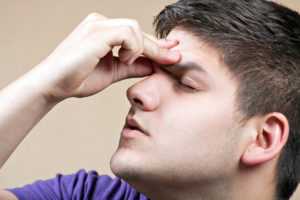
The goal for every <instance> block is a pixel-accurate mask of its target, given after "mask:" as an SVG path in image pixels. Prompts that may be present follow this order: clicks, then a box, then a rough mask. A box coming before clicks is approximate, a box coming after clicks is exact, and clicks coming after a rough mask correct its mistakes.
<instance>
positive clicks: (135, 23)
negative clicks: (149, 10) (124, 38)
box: [129, 19, 140, 29]
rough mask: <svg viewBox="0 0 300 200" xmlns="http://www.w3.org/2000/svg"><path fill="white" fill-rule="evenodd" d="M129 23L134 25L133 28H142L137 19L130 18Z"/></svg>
mask: <svg viewBox="0 0 300 200" xmlns="http://www.w3.org/2000/svg"><path fill="white" fill-rule="evenodd" d="M129 24H130V25H131V26H132V27H133V28H137V29H139V28H140V24H139V22H138V21H137V20H135V19H130V20H129Z"/></svg>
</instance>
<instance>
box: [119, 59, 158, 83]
mask: <svg viewBox="0 0 300 200" xmlns="http://www.w3.org/2000/svg"><path fill="white" fill-rule="evenodd" d="M114 59H115V61H114V63H115V64H116V65H115V67H116V69H115V71H116V72H117V73H116V74H115V75H114V77H113V82H117V81H120V80H124V79H128V78H138V77H144V76H148V75H150V74H152V73H153V65H152V62H151V60H149V59H147V58H138V59H137V60H136V61H135V62H134V64H132V65H128V64H125V63H122V62H119V61H118V58H116V57H115V58H114Z"/></svg>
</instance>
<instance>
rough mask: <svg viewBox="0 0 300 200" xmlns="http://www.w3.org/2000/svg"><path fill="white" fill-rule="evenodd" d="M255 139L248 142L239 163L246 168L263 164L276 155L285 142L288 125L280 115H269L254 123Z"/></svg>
mask: <svg viewBox="0 0 300 200" xmlns="http://www.w3.org/2000/svg"><path fill="white" fill-rule="evenodd" d="M256 125H258V126H257V128H256V137H254V138H253V139H252V141H250V143H249V144H248V146H247V148H246V151H245V152H244V153H243V155H242V157H241V162H242V163H243V164H244V165H246V166H253V165H258V164H262V163H265V162H267V161H269V160H271V159H273V158H275V157H276V156H277V155H279V153H280V151H281V150H282V148H283V147H284V145H285V144H286V142H287V139H288V135H289V123H288V120H287V118H286V117H285V116H284V115H283V114H281V113H277V112H274V113H269V114H268V115H266V116H264V117H263V118H260V119H259V120H258V123H256Z"/></svg>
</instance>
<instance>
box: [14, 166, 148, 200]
mask: <svg viewBox="0 0 300 200" xmlns="http://www.w3.org/2000/svg"><path fill="white" fill-rule="evenodd" d="M10 191H11V192H13V193H14V194H15V195H16V196H17V197H18V198H19V200H27V199H35V197H39V198H36V199H46V197H49V196H51V197H52V199H70V200H71V199H73V198H75V197H76V199H77V198H78V199H82V200H87V199H89V200H90V199H97V200H98V199H99V200H108V199H109V200H133V199H134V200H147V198H146V197H145V196H144V195H143V194H141V193H139V192H138V191H136V190H135V189H134V188H133V187H131V186H130V185H129V184H128V183H127V182H126V181H124V180H123V179H121V178H119V177H112V176H109V175H99V174H98V173H97V172H96V171H86V170H83V169H82V170H79V171H78V172H76V173H74V174H69V175H63V174H57V175H56V177H55V178H52V179H48V180H40V181H36V182H34V183H33V184H30V185H26V186H24V187H21V188H14V189H11V190H10ZM30 195H31V196H30ZM41 196H42V197H45V198H40V197H41Z"/></svg>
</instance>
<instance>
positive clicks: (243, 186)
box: [0, 14, 289, 200]
mask: <svg viewBox="0 0 300 200" xmlns="http://www.w3.org/2000/svg"><path fill="white" fill-rule="evenodd" d="M124 27H125V28H124ZM115 32H117V33H120V32H123V34H113V33H115ZM124 35H125V36H126V37H124ZM120 36H122V37H120ZM98 38H104V39H103V40H102V41H101V40H98ZM176 41H179V44H178V43H177V42H176ZM97 42H99V43H97ZM119 45H121V51H120V55H119V57H118V58H114V57H113V56H112V54H111V50H112V48H113V47H116V46H119ZM141 56H142V57H141ZM66 58H68V59H66ZM221 58H222V56H221V55H220V54H219V52H218V51H217V50H215V49H214V48H212V47H210V46H209V45H207V44H205V43H204V42H201V41H200V40H199V39H198V38H196V37H195V36H193V35H192V34H190V33H189V32H187V31H184V30H181V29H174V30H173V31H172V32H171V33H170V34H169V36H168V40H167V41H157V40H156V39H154V38H150V37H149V36H147V35H146V34H144V33H143V32H142V31H141V30H140V29H139V26H138V24H137V23H136V22H135V21H133V20H128V19H115V20H110V19H107V18H105V17H103V16H101V15H98V14H92V15H89V16H88V17H87V18H86V19H85V20H84V21H83V22H82V23H81V24H80V25H79V26H78V27H77V28H76V29H75V30H74V32H72V33H71V34H70V35H69V36H68V37H67V38H66V40H65V41H63V42H62V44H60V45H59V46H58V48H57V49H55V50H54V52H53V53H52V54H51V55H50V56H48V57H47V58H46V59H45V60H44V61H43V62H42V63H41V64H40V65H38V66H36V67H35V68H33V70H32V71H30V72H28V73H27V74H25V75H24V76H22V77H21V78H20V79H19V80H17V81H15V82H14V83H12V84H11V85H9V86H8V87H6V88H5V89H4V90H3V91H1V93H0V107H1V108H5V109H3V110H1V112H0V143H1V145H0V147H1V149H0V152H1V154H0V156H1V157H0V161H1V163H0V164H3V163H4V162H5V160H6V159H7V158H8V157H9V155H10V154H11V153H12V152H13V151H14V149H15V148H16V147H17V145H18V144H19V143H20V142H21V140H22V139H23V138H24V137H25V136H26V135H27V134H28V132H29V131H30V130H31V128H32V127H33V126H34V125H35V124H36V123H37V122H38V121H39V120H40V119H41V118H42V117H43V116H44V115H45V114H46V113H47V112H48V111H49V110H51V109H52V108H53V107H55V105H57V104H58V103H59V102H61V101H63V100H65V99H67V98H70V97H86V96H90V95H93V94H96V93H98V92H100V91H102V90H103V89H104V88H106V87H108V86H109V85H110V84H112V83H113V82H116V81H119V80H123V79H125V78H130V77H143V76H146V77H145V79H143V80H141V81H140V82H138V83H136V84H135V85H133V86H132V87H130V88H129V89H128V91H127V96H128V99H129V101H130V103H131V105H132V107H131V109H130V111H129V114H128V115H129V117H132V118H134V119H135V120H136V121H137V122H138V123H139V124H140V126H141V127H142V128H143V129H145V130H146V131H147V132H148V133H149V135H144V134H139V135H135V136H134V137H132V138H125V137H123V136H121V137H120V141H119V146H118V148H117V150H116V152H115V153H114V155H113V157H112V159H111V163H110V164H111V169H112V171H113V172H114V173H115V174H116V175H118V176H120V177H121V178H123V179H125V180H126V181H127V182H128V183H130V184H131V185H132V186H133V187H135V188H136V189H137V190H139V191H141V192H143V193H145V194H146V196H148V197H149V198H151V199H155V200H165V199H169V200H177V199H181V200H182V199H188V200H193V199H197V200H199V199H201V200H202V199H203V200H217V199H218V200H219V199H223V200H239V199H241V198H243V199H247V198H248V199H249V200H250V199H251V200H252V199H257V200H271V199H273V194H274V187H275V182H274V177H275V165H276V163H277V160H278V155H279V153H280V151H281V149H282V147H283V146H284V144H285V142H286V139H287V137H288V132H289V129H288V128H289V126H288V121H287V119H286V118H285V117H284V116H283V115H282V114H280V113H269V114H268V115H266V116H257V117H254V118H252V119H251V120H249V121H248V122H247V123H245V124H243V125H240V124H239V123H238V119H239V117H240V113H238V112H236V108H235V92H236V90H237V87H238V81H236V80H235V79H234V78H233V77H232V76H231V75H230V73H229V72H228V71H227V68H226V65H225V64H224V63H223V61H222V59H221ZM191 62H193V63H194V64H193V65H195V64H196V65H201V66H202V68H203V69H204V70H205V71H206V72H205V73H204V72H199V69H200V68H199V67H194V68H193V69H190V68H186V67H185V68H186V69H182V68H183V67H182V65H183V64H185V65H186V63H189V64H188V65H186V66H192V64H191ZM116 63H117V64H116ZM178 64H180V65H181V67H178ZM197 69H198V70H197ZM50 74H55V76H49V75H50ZM40 77H43V81H41V80H40ZM37 83H38V84H37ZM24 89H26V90H24ZM28 89H29V90H28ZM12 99H13V100H14V101H15V103H14V104H13V105H12V104H11V101H12ZM33 102H34V103H33ZM24 113H26V114H24ZM16 123H18V124H20V126H18V127H16V126H14V124H16ZM0 198H1V199H9V200H15V199H16V197H14V196H13V195H12V194H10V193H9V192H5V191H2V192H0Z"/></svg>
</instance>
